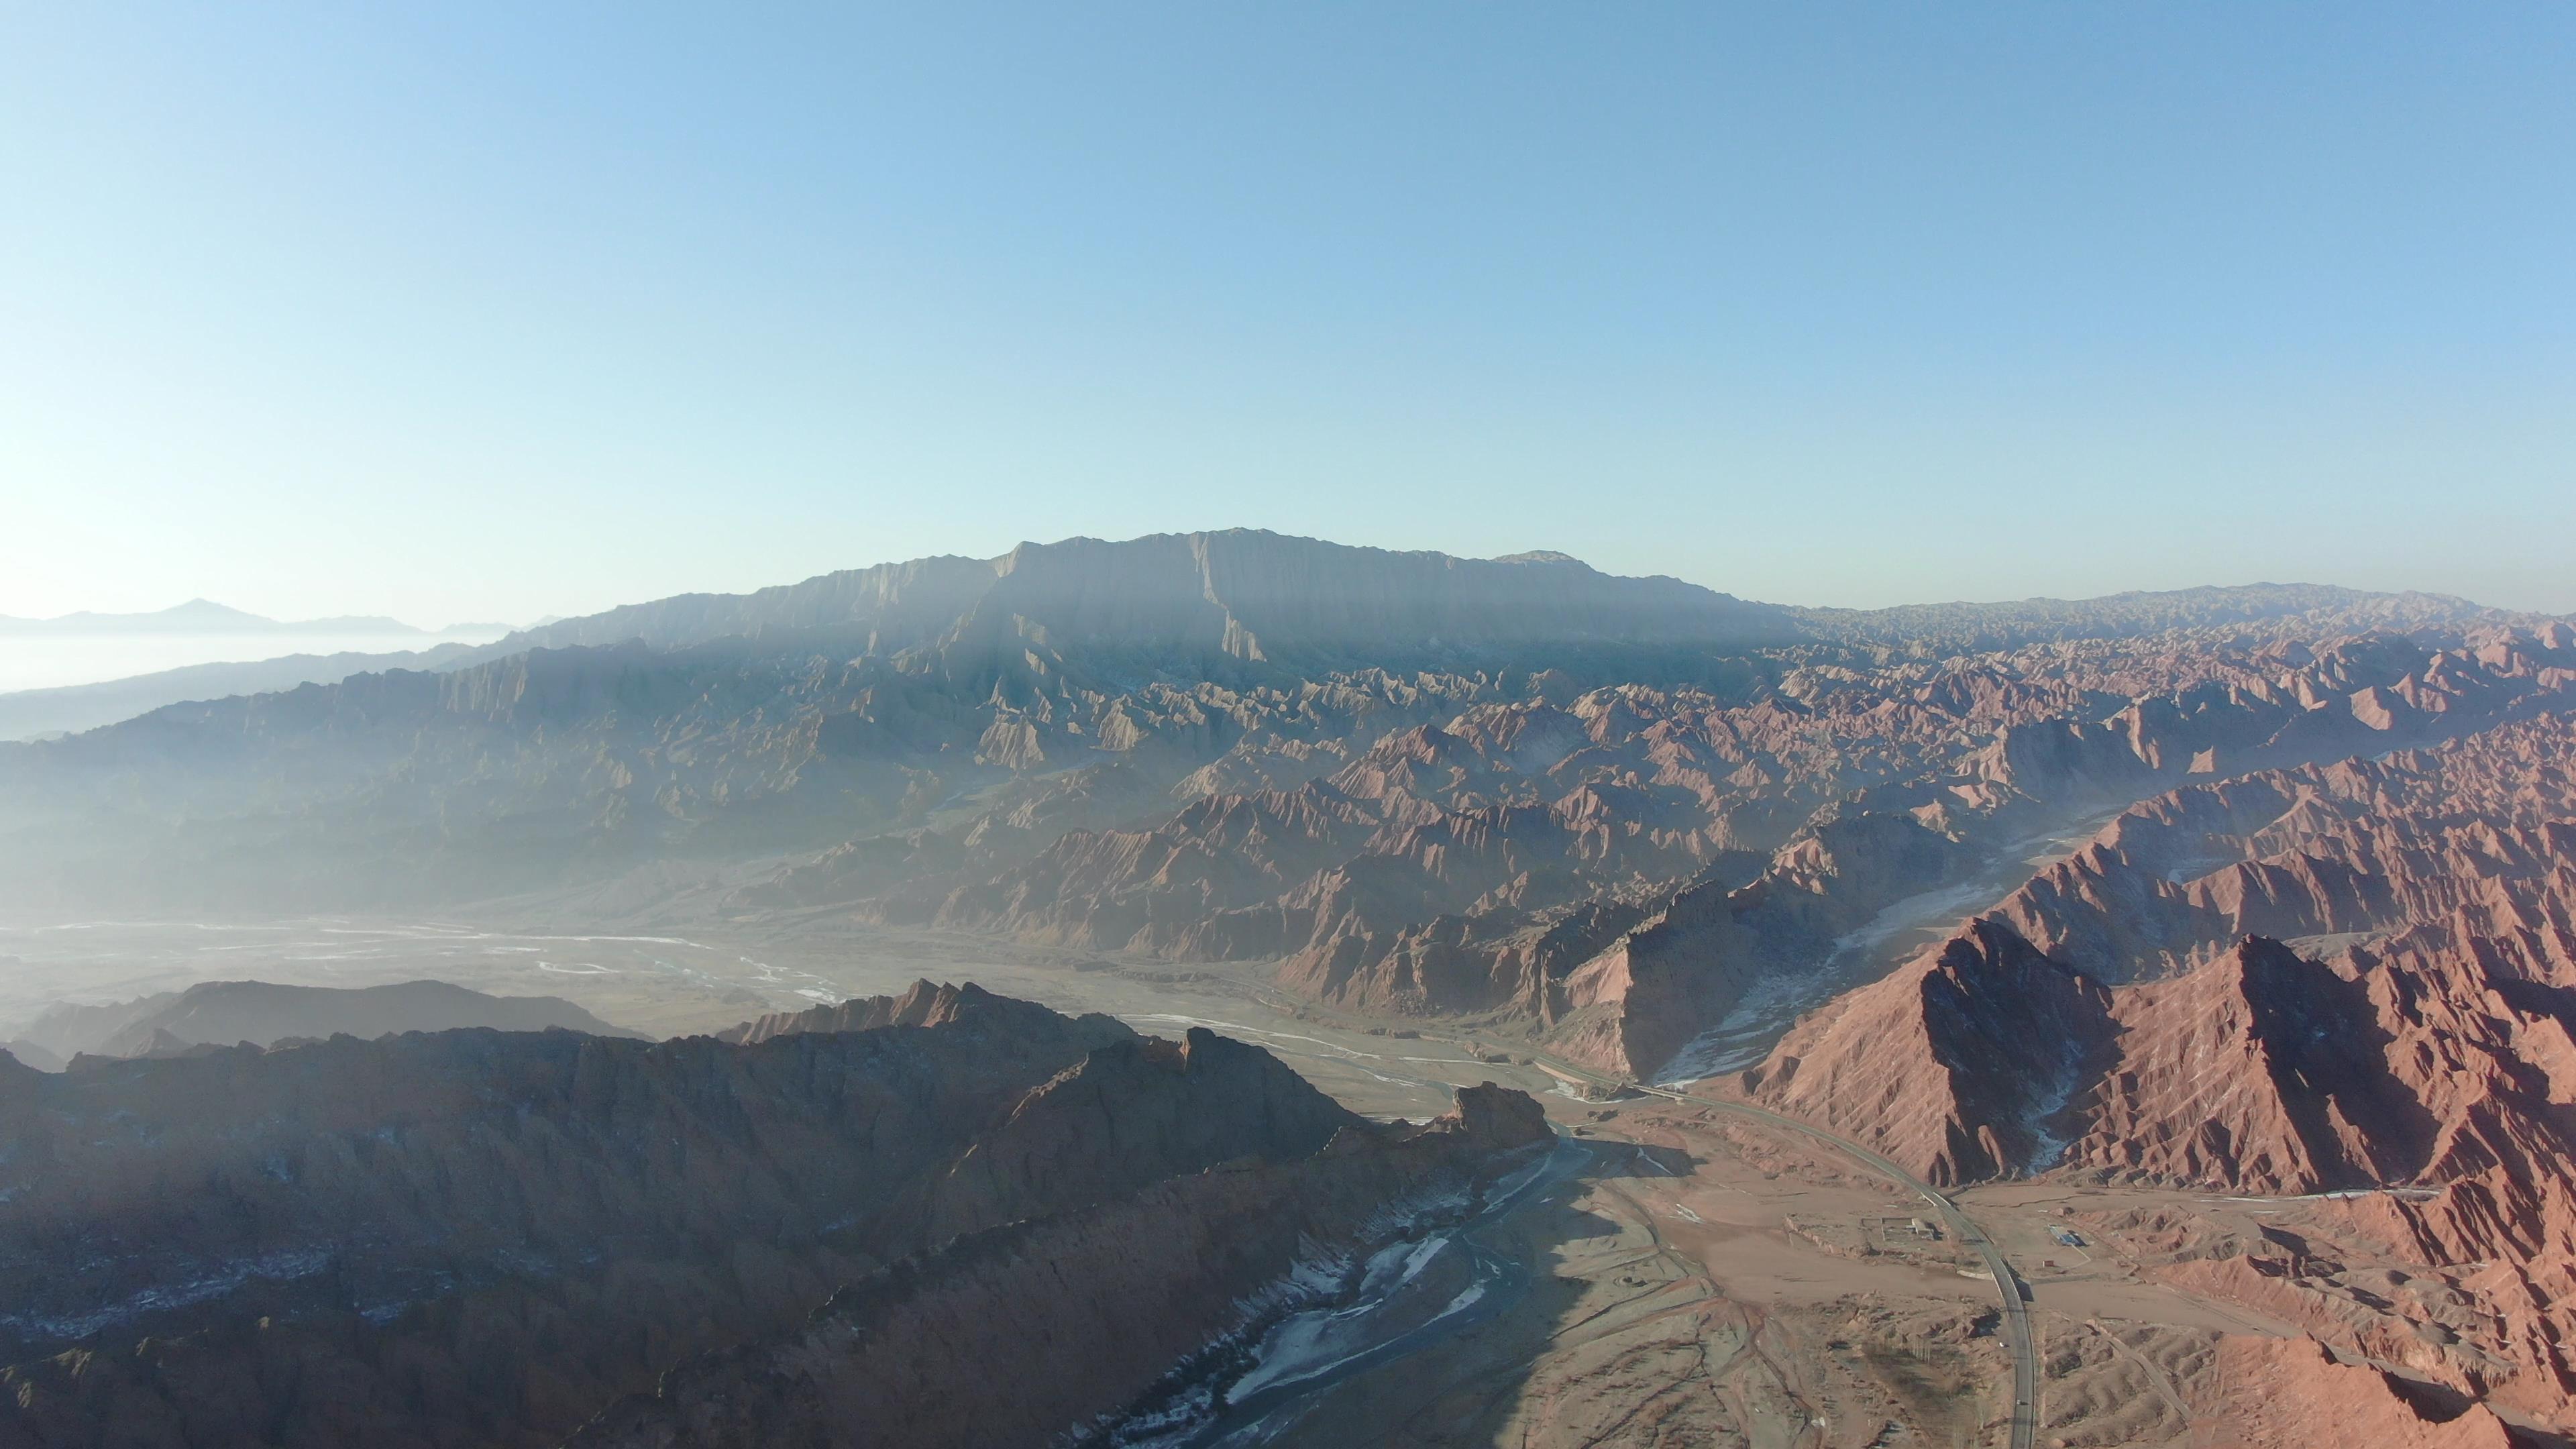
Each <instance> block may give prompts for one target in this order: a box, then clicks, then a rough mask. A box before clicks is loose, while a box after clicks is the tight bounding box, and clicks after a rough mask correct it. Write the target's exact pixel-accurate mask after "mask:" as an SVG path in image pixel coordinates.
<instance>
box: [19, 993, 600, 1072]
mask: <svg viewBox="0 0 2576 1449" xmlns="http://www.w3.org/2000/svg"><path fill="white" fill-rule="evenodd" d="M469 1026H479V1027H490V1028H492V1029H494V1030H496V1031H544V1030H546V1029H547V1028H548V1027H562V1028H563V1029H564V1030H566V1031H578V1032H586V1033H588V1034H590V1035H592V1036H616V1037H638V1036H641V1035H642V1034H641V1033H639V1032H633V1031H628V1030H627V1029H626V1028H624V1027H621V1026H613V1025H611V1024H609V1023H608V1022H605V1021H602V1020H600V1019H599V1018H598V1017H595V1016H593V1015H591V1014H590V1013H589V1012H587V1011H584V1010H582V1009H581V1008H580V1007H578V1006H575V1005H573V1004H572V1003H571V1002H569V1001H565V1000H563V999H562V998H560V997H554V996H487V995H485V994H484V993H482V992H480V991H469V990H467V989H466V988H464V987H462V986H454V985H450V984H449V983H447V982H444V981H405V982H400V983H398V984H394V985H389V986H359V987H334V986H285V985H280V984H278V983H276V982H270V981H206V982H200V983H199V984H197V985H195V986H191V987H189V988H188V989H187V990H185V991H170V992H163V993H161V994H160V995H157V996H147V997H144V998H142V999H140V1000H137V1001H127V1002H120V1003H117V1004H115V1005H110V1006H75V1005H68V1004H67V1005H62V1006H57V1007H53V1008H52V1009H50V1010H48V1011H46V1012H45V1013H43V1014H42V1015H40V1016H38V1017H37V1018H36V1019H35V1020H34V1021H32V1022H29V1023H28V1024H27V1025H26V1026H25V1027H23V1028H22V1029H20V1030H19V1032H18V1033H17V1037H16V1039H15V1040H13V1041H9V1042H5V1043H0V1046H6V1047H8V1048H9V1049H10V1050H11V1051H12V1052H13V1053H14V1054H16V1055H17V1056H18V1057H19V1059H20V1060H21V1061H24V1062H26V1063H27V1064H28V1065H29V1066H37V1067H52V1066H54V1065H55V1064H56V1063H57V1062H60V1061H67V1060H69V1059H70V1058H72V1057H75V1056H78V1055H81V1054H84V1053H86V1054H88V1055H91V1056H101V1057H135V1056H143V1055H147V1054H151V1053H154V1052H155V1051H156V1050H160V1051H165V1052H166V1050H167V1049H168V1048H169V1046H170V1045H172V1044H173V1043H176V1044H179V1045H187V1046H193V1045H197V1044H201V1043H203V1044H211V1045H216V1046H232V1045H235V1044H237V1043H240V1042H251V1043H254V1044H256V1045H259V1046H267V1045H269V1044H270V1043H272V1042H277V1041H281V1040H285V1039H287V1038H290V1037H329V1036H334V1035H339V1034H342V1033H345V1034H347V1035H349V1036H355V1037H364V1038H370V1039H372V1038H375V1037H380V1036H384V1035H387V1034H389V1033H395V1032H406V1031H452V1030H455V1029H456V1028H459V1027H469ZM22 1047H33V1048H35V1049H36V1051H35V1052H34V1053H30V1052H27V1051H24V1050H22V1049H21V1048H22ZM47 1058H51V1060H48V1059H47Z"/></svg>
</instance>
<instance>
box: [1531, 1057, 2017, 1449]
mask: <svg viewBox="0 0 2576 1449" xmlns="http://www.w3.org/2000/svg"><path fill="white" fill-rule="evenodd" d="M1516 1049H1517V1050H1519V1051H1520V1052H1522V1053H1523V1054H1524V1055H1532V1056H1534V1059H1535V1060H1538V1061H1541V1062H1544V1063H1546V1064H1547V1068H1548V1070H1550V1071H1552V1072H1557V1073H1561V1074H1563V1075H1565V1076H1567V1077H1573V1078H1579V1079H1581V1080H1583V1081H1587V1082H1591V1083H1594V1084H1596V1085H1599V1086H1604V1087H1623V1088H1626V1089H1628V1090H1629V1091H1634V1092H1643V1093H1645V1094H1646V1095H1648V1096H1651V1097H1663V1098H1667V1099H1669V1100H1671V1101H1675V1102H1682V1103H1687V1104H1688V1105H1690V1106H1693V1107H1706V1108H1709V1109H1710V1110H1712V1111H1717V1112H1725V1113H1729V1114H1731V1115H1734V1116H1737V1117H1747V1118H1751V1119H1752V1120H1754V1121H1757V1122H1760V1123H1763V1124H1764V1125H1766V1126H1770V1127H1777V1128H1780V1129H1782V1130H1784V1131H1789V1132H1795V1133H1797V1134H1798V1135H1800V1136H1802V1137H1805V1138H1808V1139H1809V1140H1811V1141H1814V1142H1817V1143H1821V1144H1823V1145H1824V1146H1827V1147H1830V1148H1832V1149H1834V1150H1835V1151H1837V1152H1840V1153H1842V1154H1843V1155H1844V1156H1845V1157H1848V1158H1851V1159H1852V1160H1853V1161H1855V1162H1858V1163H1859V1164H1860V1165H1861V1166H1863V1167H1866V1168H1868V1169H1869V1170H1870V1171H1872V1172H1875V1173H1877V1174H1878V1175H1879V1176H1881V1177H1884V1178H1886V1179H1887V1180H1889V1181H1890V1182H1893V1183H1895V1184H1897V1185H1898V1186H1900V1187H1902V1188H1904V1189H1906V1190H1907V1191H1908V1192H1912V1193H1915V1194H1917V1195H1919V1196H1920V1197H1921V1198H1922V1199H1923V1200H1924V1201H1925V1202H1927V1203H1930V1204H1931V1205H1932V1208H1933V1210H1934V1211H1936V1212H1938V1213H1939V1214H1940V1215H1941V1222H1942V1226H1943V1227H1944V1228H1946V1229H1948V1230H1949V1231H1950V1232H1951V1233H1952V1234H1954V1235H1955V1236H1957V1238H1958V1239H1959V1241H1960V1242H1962V1243H1965V1244H1967V1245H1968V1246H1969V1247H1971V1248H1974V1249H1976V1250H1977V1255H1978V1256H1979V1257H1981V1258H1983V1259H1985V1260H1986V1270H1987V1271H1988V1272H1990V1273H1992V1274H1993V1275H1994V1279H1995V1289H1996V1291H1997V1292H1998V1293H1999V1294H2001V1295H2002V1299H2003V1310H2004V1318H2003V1324H2004V1340H2005V1342H2006V1344H2007V1345H2009V1346H2010V1348H2011V1349H2012V1356H2013V1410H2012V1439H2011V1449H2031V1446H2032V1442H2033V1440H2034V1439H2036V1437H2037V1436H2038V1433H2039V1353H2038V1350H2037V1349H2036V1348H2035V1347H2034V1346H2033V1342H2032V1339H2031V1335H2030V1306H2029V1304H2028V1303H2026V1302H2025V1301H2024V1300H2023V1298H2022V1285H2021V1279H2020V1278H2019V1277H2018V1276H2016V1275H2015V1274H2014V1272H2013V1268H2012V1264H2011V1262H2010V1261H2009V1260H2007V1259H2006V1258H2005V1257H2004V1254H2003V1250H2002V1249H2001V1248H1998V1247H1996V1246H1995V1241H1994V1239H1993V1238H1991V1237H1989V1236H1987V1234H1986V1230H1985V1229H1984V1228H1982V1227H1980V1226H1978V1225H1977V1221H1976V1219H1974V1218H1971V1217H1969V1216H1968V1215H1967V1214H1966V1213H1964V1212H1961V1211H1960V1210H1959V1205H1958V1204H1957V1203H1954V1202H1952V1201H1950V1199H1949V1198H1948V1197H1946V1196H1944V1195H1943V1194H1941V1193H1940V1192H1938V1191H1936V1190H1935V1189H1934V1188H1933V1187H1932V1185H1931V1184H1929V1183H1927V1182H1924V1181H1922V1180H1920V1179H1918V1178H1916V1177H1915V1176H1914V1175H1913V1174H1912V1173H1910V1172H1907V1171H1906V1170H1905V1169H1904V1168H1902V1167H1899V1166H1897V1165H1896V1164H1895V1163H1893V1162H1891V1161H1889V1160H1888V1159H1887V1158H1885V1157H1883V1156H1881V1155H1879V1154H1878V1153H1876V1152H1873V1151H1871V1150H1870V1149H1869V1148H1866V1147H1863V1146H1861V1145H1860V1144H1859V1143H1857V1142H1854V1141H1852V1140H1851V1139H1849V1138H1847V1137H1839V1136H1836V1135H1835V1134H1833V1133H1831V1132H1827V1131H1825V1130H1824V1129H1823V1128H1821V1127H1816V1126H1813V1125H1811V1124H1809V1123H1805V1122H1801V1121H1799V1120H1798V1119H1797V1118H1795V1117H1784V1116H1782V1115H1780V1114H1779V1113H1777V1112H1768V1111H1765V1110H1763V1109H1762V1108H1760V1107H1753V1106H1747V1105H1746V1104H1744V1103H1742V1102H1728V1101H1722V1100H1719V1099H1717V1098H1714V1097H1693V1096H1689V1095H1687V1094H1685V1093H1681V1092H1676V1091H1672V1090H1670V1089H1668V1088H1664V1087H1650V1086H1647V1085H1645V1084H1643V1083H1641V1082H1630V1081H1622V1080H1620V1079H1618V1078H1615V1077H1609V1076H1604V1075H1603V1074H1601V1073H1599V1072H1595V1071H1592V1070H1590V1069H1589V1068H1585V1067H1578V1066H1576V1065H1574V1064H1573V1063H1571V1062H1566V1061H1562V1060H1559V1059H1558V1058H1555V1057H1551V1056H1546V1055H1544V1054H1532V1053H1530V1052H1529V1049H1528V1047H1527V1046H1526V1045H1522V1046H1518V1047H1517V1048H1516Z"/></svg>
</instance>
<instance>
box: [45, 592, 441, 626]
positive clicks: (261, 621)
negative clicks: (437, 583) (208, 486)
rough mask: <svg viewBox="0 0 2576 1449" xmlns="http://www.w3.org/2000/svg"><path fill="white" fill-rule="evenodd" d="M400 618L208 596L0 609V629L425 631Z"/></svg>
mask: <svg viewBox="0 0 2576 1449" xmlns="http://www.w3.org/2000/svg"><path fill="white" fill-rule="evenodd" d="M428 632H429V631H428V630H426V629H415V628H413V627H412V626H411V625H409V624H406V623H403V622H402V621H401V620H399V619H387V618H383V617H380V616H376V615H355V614H351V615H342V616H340V617H337V618H330V619H298V620H293V621H286V620H279V619H270V618H265V617H262V616H261V615H258V614H253V613H248V612H246V611H244V610H241V609H236V608H233V607H231V606H230V605H227V604H218V603H216V602H214V601H213V600H212V599H190V600H189V601H188V602H186V603H184V604H175V605H172V606H171V607H169V608H167V609H157V610H154V611H153V612H151V613H148V614H99V613H92V612H90V611H88V610H82V611H81V612H79V613H76V614H64V615H61V616H59V617H57V618H52V619H18V618H12V617H10V616H8V615H6V614H0V635H81V634H427V633H428Z"/></svg>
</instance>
